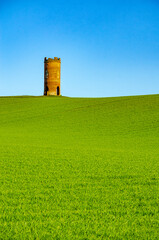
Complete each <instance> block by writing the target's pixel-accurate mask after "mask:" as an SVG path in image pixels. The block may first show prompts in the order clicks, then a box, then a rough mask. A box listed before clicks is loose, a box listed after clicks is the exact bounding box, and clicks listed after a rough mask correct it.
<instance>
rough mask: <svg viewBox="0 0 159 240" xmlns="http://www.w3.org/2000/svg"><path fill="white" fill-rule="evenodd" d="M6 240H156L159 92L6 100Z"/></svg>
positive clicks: (2, 147)
mask: <svg viewBox="0 0 159 240" xmlns="http://www.w3.org/2000/svg"><path fill="white" fill-rule="evenodd" d="M0 239H2V240H5V239H62V240H65V239H71V240H72V239H83V240H84V239H85V240H86V239H159V95H148V96H134V97H118V98H94V99H93V98H92V99H89V98H83V99H82V98H81V99H80V98H66V97H1V98H0Z"/></svg>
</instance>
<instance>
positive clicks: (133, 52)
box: [0, 0, 159, 97]
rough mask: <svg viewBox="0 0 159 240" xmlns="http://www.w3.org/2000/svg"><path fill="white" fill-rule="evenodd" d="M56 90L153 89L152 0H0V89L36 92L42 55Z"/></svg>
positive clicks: (155, 10) (157, 28)
mask: <svg viewBox="0 0 159 240" xmlns="http://www.w3.org/2000/svg"><path fill="white" fill-rule="evenodd" d="M55 56H56V57H60V58H61V61H62V63H61V93H62V95H64V96H70V97H110V96H126V95H141V94H157V93H159V1H158V0H137V1H136V0H133V1H132V0H125V1H124V0H118V1H117V0H77V1H75V0H67V1H65V0H58V1H57V0H56V1H54V0H39V1H37V0H32V1H30V0H27V1H25V0H21V1H17V0H5V1H2V0H0V95H1V96H9V95H42V94H43V86H44V84H43V82H44V80H43V61H44V57H55Z"/></svg>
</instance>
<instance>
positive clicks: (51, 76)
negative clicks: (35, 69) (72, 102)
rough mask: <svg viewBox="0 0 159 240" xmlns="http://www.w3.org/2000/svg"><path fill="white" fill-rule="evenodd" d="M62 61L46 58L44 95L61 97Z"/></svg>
mask: <svg viewBox="0 0 159 240" xmlns="http://www.w3.org/2000/svg"><path fill="white" fill-rule="evenodd" d="M60 78H61V59H60V58H57V57H54V58H46V57H45V58H44V95H46V96H49V95H54V96H59V95H60V90H61V89H60V88H61V86H60Z"/></svg>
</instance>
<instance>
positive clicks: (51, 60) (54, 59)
mask: <svg viewBox="0 0 159 240" xmlns="http://www.w3.org/2000/svg"><path fill="white" fill-rule="evenodd" d="M44 62H45V63H46V62H47V63H48V62H61V58H58V57H54V58H47V57H45V58H44Z"/></svg>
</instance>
